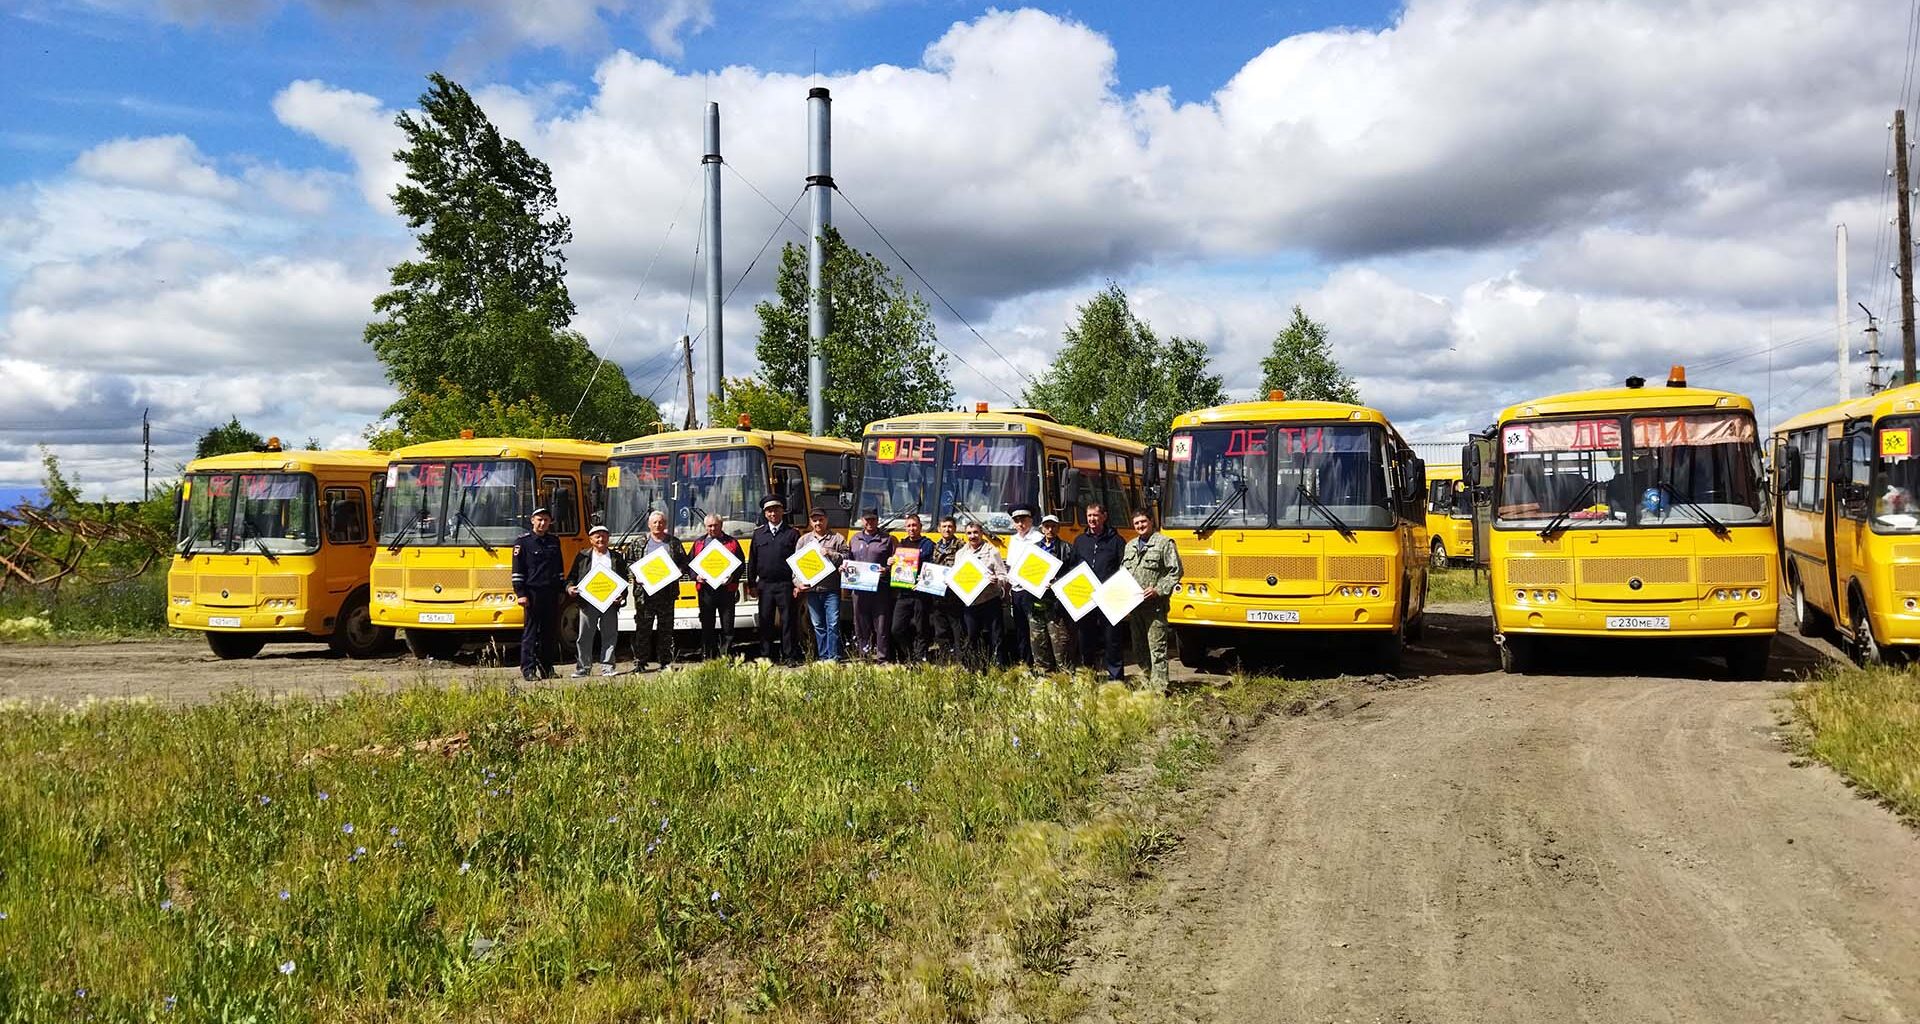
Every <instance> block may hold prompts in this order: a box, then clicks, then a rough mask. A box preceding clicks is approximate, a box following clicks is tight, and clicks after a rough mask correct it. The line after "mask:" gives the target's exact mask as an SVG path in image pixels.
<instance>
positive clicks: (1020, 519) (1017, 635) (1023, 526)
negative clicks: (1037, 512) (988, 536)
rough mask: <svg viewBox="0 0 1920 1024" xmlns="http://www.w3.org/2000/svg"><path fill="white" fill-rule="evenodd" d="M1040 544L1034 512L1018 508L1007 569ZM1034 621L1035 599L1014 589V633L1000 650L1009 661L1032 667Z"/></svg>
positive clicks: (1008, 551)
mask: <svg viewBox="0 0 1920 1024" xmlns="http://www.w3.org/2000/svg"><path fill="white" fill-rule="evenodd" d="M1039 543H1040V531H1039V530H1037V529H1035V528H1034V526H1033V510H1032V509H1028V508H1016V509H1014V510H1013V535H1012V536H1010V537H1008V538H1007V565H1008V567H1009V568H1011V567H1012V566H1016V565H1019V564H1020V549H1021V548H1022V547H1024V546H1027V545H1030V544H1039ZM1032 621H1033V595H1032V594H1029V593H1027V592H1026V591H1024V590H1021V589H1020V588H1019V587H1015V588H1013V631H1012V632H1011V633H1008V634H1007V637H1006V642H1005V646H1004V647H1002V648H1001V650H1002V652H1003V655H1004V657H1005V658H1006V659H1007V660H1008V661H1017V662H1019V663H1021V664H1023V665H1031V664H1033V641H1032V639H1031V636H1030V630H1031V628H1032V627H1031V623H1032Z"/></svg>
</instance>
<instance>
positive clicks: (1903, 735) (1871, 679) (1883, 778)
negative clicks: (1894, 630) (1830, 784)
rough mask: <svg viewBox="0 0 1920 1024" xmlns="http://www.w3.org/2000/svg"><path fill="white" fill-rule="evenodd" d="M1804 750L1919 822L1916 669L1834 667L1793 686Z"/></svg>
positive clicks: (1919, 736)
mask: <svg viewBox="0 0 1920 1024" xmlns="http://www.w3.org/2000/svg"><path fill="white" fill-rule="evenodd" d="M1793 707H1794V712H1795V715H1796V717H1797V718H1798V719H1799V721H1800V723H1801V724H1802V725H1803V726H1804V727H1805V735H1804V736H1803V738H1802V744H1803V746H1804V747H1805V749H1806V751H1807V753H1809V754H1811V755H1812V756H1814V757H1817V758H1819V759H1820V760H1822V761H1825V762H1826V763H1828V764H1830V765H1832V766H1833V767H1834V769H1835V770H1837V771H1838V772H1840V774H1842V775H1844V776H1846V777H1847V779H1848V780H1849V781H1851V782H1852V783H1853V784H1854V785H1856V786H1858V787H1860V788H1861V789H1862V790H1864V791H1866V792H1868V793H1869V794H1871V795H1873V796H1875V797H1878V798H1879V799H1881V800H1883V801H1885V802H1886V804H1887V805H1888V806H1889V807H1891V808H1893V809H1894V810H1895V811H1897V812H1898V813H1899V814H1900V815H1901V816H1903V817H1905V818H1906V819H1907V820H1908V821H1912V822H1915V823H1917V824H1920V675H1916V674H1915V673H1914V672H1913V671H1912V670H1900V669H1891V668H1876V669H1859V668H1841V669H1834V670H1833V671H1832V672H1831V673H1830V674H1828V675H1826V676H1823V677H1822V678H1819V679H1816V680H1814V681H1812V682H1809V683H1805V684H1803V685H1801V686H1799V687H1797V688H1795V689H1794V691H1793Z"/></svg>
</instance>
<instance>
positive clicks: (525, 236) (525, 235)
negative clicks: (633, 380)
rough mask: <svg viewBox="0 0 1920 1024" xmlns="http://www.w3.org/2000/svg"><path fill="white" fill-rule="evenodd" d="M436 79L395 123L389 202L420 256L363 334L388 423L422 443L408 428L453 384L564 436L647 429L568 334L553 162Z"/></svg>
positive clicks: (653, 414)
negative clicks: (381, 374) (384, 392)
mask: <svg viewBox="0 0 1920 1024" xmlns="http://www.w3.org/2000/svg"><path fill="white" fill-rule="evenodd" d="M428 78H429V81H430V83H431V87H430V88H428V90H427V91H426V92H425V93H423V94H422V95H421V97H420V112H419V115H418V116H417V117H416V116H415V115H414V114H412V113H402V114H401V115H400V116H399V117H398V118H396V119H395V123H396V124H398V125H399V127H400V130H401V131H402V132H403V133H405V135H406V139H407V145H406V147H405V148H404V149H401V150H399V151H398V152H396V153H395V154H394V157H395V158H396V159H398V160H399V161H400V162H401V163H402V164H403V165H404V166H405V167H406V170H407V179H406V181H405V182H403V183H402V184H401V185H400V186H399V187H398V188H396V189H394V192H393V202H394V206H395V207H396V208H397V209H398V210H399V211H400V214H401V216H403V217H405V218H406V221H407V226H408V228H410V229H411V230H412V231H413V232H414V235H415V239H416V241H417V242H418V244H419V258H417V259H411V260H407V261H404V262H402V263H399V264H397V265H395V266H394V267H393V268H392V270H391V279H392V284H393V288H392V290H391V291H388V292H386V293H384V294H382V295H380V296H379V297H378V298H376V299H374V300H373V309H374V313H375V314H376V315H378V316H379V317H380V319H378V320H376V321H374V322H373V323H370V324H368V325H367V328H366V332H365V337H366V340H367V343H368V344H370V345H372V346H373V350H374V353H375V354H376V355H377V356H379V358H380V361H381V362H382V363H384V364H385V365H386V368H387V379H388V380H390V381H392V382H393V384H394V386H395V387H396V388H398V389H399V391H400V398H399V399H398V400H397V401H395V402H394V404H393V405H392V406H390V407H389V408H388V409H387V415H388V417H389V418H391V419H393V420H394V421H395V422H396V423H397V424H398V428H397V429H399V430H401V431H402V432H403V433H407V434H419V433H424V432H425V431H426V428H425V427H424V426H423V427H418V428H416V427H415V426H414V425H413V422H412V421H413V419H414V418H415V417H423V416H431V415H433V414H432V413H430V412H429V411H428V408H429V405H430V403H431V400H430V398H429V396H433V395H437V394H441V393H442V392H443V390H444V389H446V388H449V387H451V388H454V389H457V390H458V391H459V392H461V393H462V394H464V395H467V396H471V400H472V401H474V402H477V403H485V402H487V401H489V400H490V399H492V398H493V397H495V396H497V397H498V398H499V399H500V400H501V403H502V405H503V406H505V407H513V406H518V405H522V404H524V403H528V402H536V403H537V404H538V406H539V407H541V408H544V409H547V410H555V411H558V412H559V413H560V414H561V417H560V419H559V421H558V422H557V425H556V426H555V428H554V429H555V432H556V433H559V434H563V435H571V436H576V437H582V438H588V439H593V440H602V441H617V440H624V439H625V438H628V437H631V436H634V435H636V434H640V433H643V432H645V431H646V429H647V428H648V426H649V425H650V424H652V423H653V422H654V421H655V420H657V419H659V418H660V413H659V409H658V408H657V407H655V405H654V404H653V402H651V401H649V400H648V399H645V398H642V397H640V396H637V395H635V394H634V393H633V390H632V388H631V387H630V386H629V385H628V382H627V378H626V374H625V373H624V372H622V371H621V369H620V368H619V367H618V366H616V365H614V364H612V363H608V364H605V365H599V366H597V365H596V364H597V363H598V362H599V361H598V360H597V359H596V358H595V357H594V354H593V351H592V350H591V349H590V348H588V346H587V342H586V339H585V338H583V337H581V336H580V335H579V334H578V333H576V332H574V331H571V330H569V329H568V324H569V323H571V322H572V319H573V313H574V307H573V299H572V297H571V296H569V294H568V293H567V284H566V253H565V251H564V249H565V246H566V245H567V243H568V242H570V241H572V240H573V227H572V225H571V224H570V223H569V222H568V220H567V218H566V217H564V216H562V215H561V214H560V213H559V200H558V196H557V194H556V193H555V192H554V188H553V176H552V174H551V172H550V171H549V170H548V168H547V165H546V163H545V162H543V161H541V160H540V159H538V158H536V157H534V156H533V155H531V154H529V153H528V152H527V151H526V149H525V148H524V147H522V146H521V145H520V143H518V142H516V141H514V140H513V139H510V138H506V137H505V136H503V135H501V134H500V132H499V130H498V129H496V128H495V127H494V125H493V122H492V121H490V120H488V118H487V115H486V113H485V112H484V111H482V110H481V109H480V105H479V104H477V103H475V102H474V101H473V97H472V96H470V95H468V93H467V91H466V90H465V89H463V88H461V87H460V86H459V85H458V84H456V83H454V82H452V81H449V80H448V79H447V78H445V77H444V76H442V75H439V74H434V75H430V76H428ZM596 369H597V371H598V372H597V374H596ZM590 381H591V387H589V382H590ZM583 396H584V398H583ZM576 404H578V405H579V412H578V414H573V409H574V407H575V405H576ZM435 429H437V427H436V428H435ZM474 429H475V430H476V431H478V430H479V429H480V427H479V426H477V425H476V426H475V427H474Z"/></svg>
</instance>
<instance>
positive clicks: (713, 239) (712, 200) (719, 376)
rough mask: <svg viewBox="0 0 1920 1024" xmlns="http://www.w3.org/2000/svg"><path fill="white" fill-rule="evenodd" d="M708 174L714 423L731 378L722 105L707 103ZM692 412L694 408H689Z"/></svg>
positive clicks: (709, 331)
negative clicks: (724, 331)
mask: <svg viewBox="0 0 1920 1024" xmlns="http://www.w3.org/2000/svg"><path fill="white" fill-rule="evenodd" d="M700 162H701V163H702V164H705V165H706V173H707V395H708V396H709V397H708V398H707V423H708V425H709V426H719V425H720V424H716V423H714V422H713V403H715V402H717V401H720V400H721V399H723V398H725V397H726V390H727V378H726V360H725V358H724V355H723V353H724V352H725V348H724V346H722V344H721V341H722V338H721V331H720V302H721V296H720V104H718V103H708V104H707V155H705V156H703V157H701V158H700ZM688 414H689V415H691V414H692V410H691V409H689V410H688Z"/></svg>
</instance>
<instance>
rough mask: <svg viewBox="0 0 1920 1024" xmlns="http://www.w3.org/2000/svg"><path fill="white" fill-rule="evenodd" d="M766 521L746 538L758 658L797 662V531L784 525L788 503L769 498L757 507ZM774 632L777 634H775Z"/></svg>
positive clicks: (798, 633) (798, 653)
mask: <svg viewBox="0 0 1920 1024" xmlns="http://www.w3.org/2000/svg"><path fill="white" fill-rule="evenodd" d="M760 509H761V511H762V512H763V513H764V514H765V515H766V519H767V521H766V522H764V523H762V524H760V525H759V526H758V527H756V528H755V529H754V531H753V536H752V537H750V538H748V544H747V576H746V580H745V582H746V585H747V596H749V597H756V596H757V597H758V598H759V601H760V625H759V628H760V656H761V657H763V658H765V659H767V660H768V661H772V662H778V663H791V662H796V661H799V660H800V619H799V617H798V616H797V615H795V614H794V610H793V609H794V604H795V602H794V600H793V566H790V565H788V564H787V559H788V558H791V557H793V551H794V548H795V547H797V546H798V545H799V543H800V531H798V530H796V529H794V528H793V527H791V526H789V525H787V523H786V518H787V503H786V502H784V501H781V500H780V497H779V496H778V495H773V494H769V495H767V497H766V500H764V501H762V502H761V503H760ZM776 630H777V632H776Z"/></svg>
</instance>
